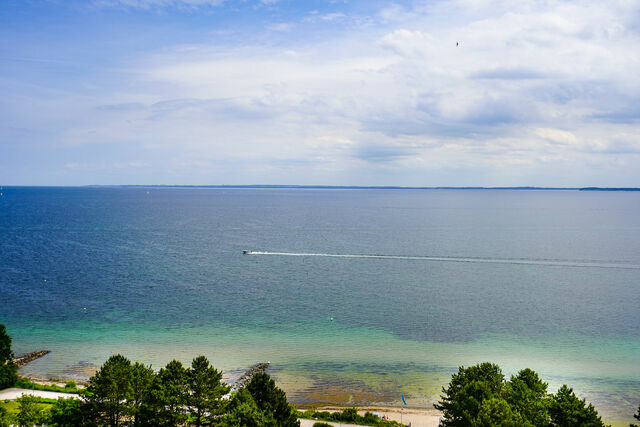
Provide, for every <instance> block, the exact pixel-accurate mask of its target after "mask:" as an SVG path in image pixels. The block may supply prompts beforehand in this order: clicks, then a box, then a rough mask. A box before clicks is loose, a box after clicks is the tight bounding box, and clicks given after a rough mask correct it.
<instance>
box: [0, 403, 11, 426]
mask: <svg viewBox="0 0 640 427" xmlns="http://www.w3.org/2000/svg"><path fill="white" fill-rule="evenodd" d="M12 418H13V417H12V416H10V415H9V412H7V410H6V409H5V408H4V406H0V427H9V426H10V425H12V424H13V423H14V422H13V419H12Z"/></svg>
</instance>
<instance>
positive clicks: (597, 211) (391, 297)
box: [0, 187, 640, 425]
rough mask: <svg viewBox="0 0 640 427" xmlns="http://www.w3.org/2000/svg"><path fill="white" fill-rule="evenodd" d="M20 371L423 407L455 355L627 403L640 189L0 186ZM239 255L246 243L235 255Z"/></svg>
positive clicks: (624, 407)
mask: <svg viewBox="0 0 640 427" xmlns="http://www.w3.org/2000/svg"><path fill="white" fill-rule="evenodd" d="M0 193H2V196H0V323H3V324H5V325H6V327H7V330H8V332H9V334H10V335H11V337H12V338H13V349H14V352H15V353H21V352H28V351H33V350H37V349H46V350H51V353H50V354H48V355H47V356H45V357H43V358H41V359H38V360H36V361H34V362H32V363H30V364H28V365H26V366H24V367H23V368H21V373H22V374H23V375H30V376H36V377H55V378H73V379H77V380H86V379H87V378H89V377H90V376H91V375H92V374H93V372H95V370H96V369H97V367H99V366H100V365H101V364H102V363H103V362H104V361H105V360H106V358H108V357H109V356H110V355H111V354H114V353H122V354H124V355H125V356H127V357H128V358H129V359H131V360H137V361H141V362H143V363H145V364H151V365H152V366H153V367H154V368H160V367H162V366H164V365H165V364H166V363H167V362H169V361H170V360H172V359H174V358H175V359H178V360H181V361H182V362H184V363H185V364H188V363H190V361H191V360H192V359H193V358H194V357H196V356H197V355H200V354H203V355H205V356H206V357H207V358H208V359H209V360H210V361H211V362H212V364H213V365H214V366H215V367H217V368H218V369H221V370H223V371H224V372H225V375H226V376H227V377H228V378H233V377H234V375H236V376H237V375H239V373H241V372H242V371H243V370H244V369H246V368H247V367H249V366H251V365H252V364H255V363H258V362H267V361H268V362H269V363H270V370H269V372H270V373H271V374H272V375H273V377H274V378H275V379H276V380H277V382H278V384H279V386H280V387H282V388H283V389H284V390H285V391H286V392H287V395H288V398H289V400H290V401H292V402H295V403H299V404H313V403H328V404H329V403H330V404H343V405H370V404H378V405H399V404H400V402H401V395H404V397H405V399H406V401H407V404H408V406H410V407H416V408H420V407H424V408H432V405H433V403H434V402H436V401H437V400H438V399H439V396H440V394H441V390H442V387H443V386H446V385H447V383H448V382H449V380H450V378H451V375H452V374H453V373H455V372H457V370H458V368H459V367H460V366H470V365H473V364H476V363H479V362H485V361H490V362H494V363H496V364H498V365H499V366H500V367H501V368H502V371H503V373H504V374H505V377H506V378H509V377H510V376H511V375H512V374H515V373H517V372H518V371H519V370H520V369H524V368H531V369H534V370H535V371H536V372H538V374H539V375H540V376H541V377H542V378H543V379H544V380H545V381H546V382H548V383H549V390H550V391H555V390H556V389H558V388H559V387H560V386H561V385H562V384H568V385H569V386H570V387H573V389H574V391H575V392H576V393H577V394H578V395H579V396H580V397H581V398H586V399H587V401H589V402H592V403H593V404H594V405H595V407H596V408H597V410H598V411H599V412H600V414H601V415H603V417H604V419H605V421H607V422H609V423H614V425H626V424H628V423H629V422H631V421H633V418H632V414H633V413H634V412H635V411H636V409H637V408H638V405H639V404H640V192H622V191H620V192H609V191H576V190H489V189H482V190H480V189H348V188H343V189H335V188H334V189H323V188H165V187H131V188H123V187H76V188H71V187H70V188H54V187H30V188H29V187H4V188H3V189H2V190H0ZM243 251H249V253H247V254H244V253H243Z"/></svg>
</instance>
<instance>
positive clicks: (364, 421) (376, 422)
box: [297, 408, 402, 427]
mask: <svg viewBox="0 0 640 427" xmlns="http://www.w3.org/2000/svg"><path fill="white" fill-rule="evenodd" d="M297 416H298V418H306V419H311V420H323V421H336V422H347V423H352V424H358V425H366V426H383V427H395V426H402V424H400V423H399V422H397V421H391V420H383V419H381V418H379V417H378V416H376V415H373V414H372V413H371V412H366V413H365V414H364V416H362V415H359V414H358V410H357V408H347V409H344V410H342V411H336V412H329V411H316V410H315V409H309V410H307V411H304V412H302V413H298V414H297Z"/></svg>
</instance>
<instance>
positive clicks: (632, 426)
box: [629, 405, 640, 427]
mask: <svg viewBox="0 0 640 427" xmlns="http://www.w3.org/2000/svg"><path fill="white" fill-rule="evenodd" d="M633 418H635V419H636V420H638V421H640V405H638V412H637V413H635V414H633ZM629 427H638V424H629Z"/></svg>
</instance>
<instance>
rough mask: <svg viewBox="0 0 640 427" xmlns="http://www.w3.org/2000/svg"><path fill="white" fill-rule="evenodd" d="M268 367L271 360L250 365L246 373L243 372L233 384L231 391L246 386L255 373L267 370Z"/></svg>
mask: <svg viewBox="0 0 640 427" xmlns="http://www.w3.org/2000/svg"><path fill="white" fill-rule="evenodd" d="M267 369H269V362H267V363H264V362H263V363H256V364H255V365H253V366H251V367H249V369H247V370H246V371H245V373H244V374H242V375H241V376H240V378H238V380H237V381H236V382H235V383H234V384H233V385H232V386H231V391H232V392H233V391H237V390H238V389H241V388H242V387H244V386H246V385H247V384H249V382H250V381H251V378H253V376H254V375H255V374H257V373H259V372H266V371H267Z"/></svg>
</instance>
